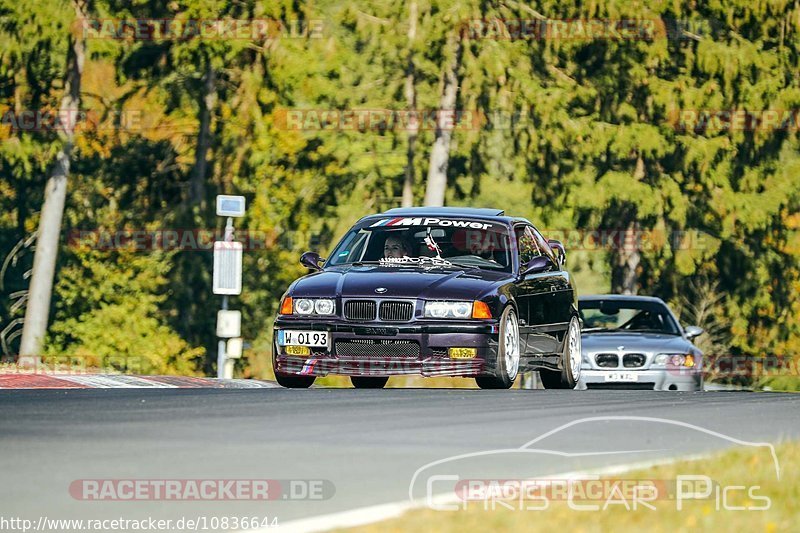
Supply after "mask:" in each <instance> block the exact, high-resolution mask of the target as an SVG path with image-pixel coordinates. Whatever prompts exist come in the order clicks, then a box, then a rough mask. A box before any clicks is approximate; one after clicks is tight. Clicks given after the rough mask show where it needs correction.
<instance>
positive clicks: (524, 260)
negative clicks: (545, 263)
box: [515, 226, 542, 266]
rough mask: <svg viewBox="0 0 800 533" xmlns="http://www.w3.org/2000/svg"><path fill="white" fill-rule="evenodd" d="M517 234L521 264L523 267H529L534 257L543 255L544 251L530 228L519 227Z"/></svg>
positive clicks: (516, 229)
mask: <svg viewBox="0 0 800 533" xmlns="http://www.w3.org/2000/svg"><path fill="white" fill-rule="evenodd" d="M515 232H516V234H517V248H518V250H519V264H520V265H521V266H524V265H527V264H528V262H529V261H530V260H531V259H533V258H534V257H538V256H540V255H542V251H541V249H540V248H539V245H538V244H537V243H536V238H535V237H534V235H533V232H531V229H530V228H529V227H527V226H517V227H516V228H515Z"/></svg>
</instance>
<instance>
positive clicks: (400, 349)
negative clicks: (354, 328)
mask: <svg viewBox="0 0 800 533" xmlns="http://www.w3.org/2000/svg"><path fill="white" fill-rule="evenodd" d="M335 346H336V355H337V356H339V357H355V358H359V359H370V358H373V357H375V358H380V357H407V358H417V357H419V343H417V342H414V341H405V340H378V339H353V340H347V341H336V344H335Z"/></svg>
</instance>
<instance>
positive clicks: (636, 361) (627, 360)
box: [622, 353, 647, 368]
mask: <svg viewBox="0 0 800 533" xmlns="http://www.w3.org/2000/svg"><path fill="white" fill-rule="evenodd" d="M645 361H647V357H645V355H644V354H643V353H626V354H625V355H623V356H622V366H624V367H625V368H640V367H643V366H644V363H645Z"/></svg>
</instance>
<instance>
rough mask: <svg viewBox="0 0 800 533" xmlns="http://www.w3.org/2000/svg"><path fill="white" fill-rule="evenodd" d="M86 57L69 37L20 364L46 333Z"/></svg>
mask: <svg viewBox="0 0 800 533" xmlns="http://www.w3.org/2000/svg"><path fill="white" fill-rule="evenodd" d="M74 6H75V12H76V15H77V17H78V19H83V18H85V16H86V15H85V13H86V12H87V5H86V3H85V2H83V1H77V2H75V3H74ZM85 54H86V42H85V40H84V39H83V36H81V35H75V36H70V38H69V48H68V50H67V65H66V74H65V76H64V96H63V97H62V98H61V107H60V110H59V113H60V115H59V116H60V117H62V119H64V122H63V124H64V125H63V129H62V130H59V136H60V137H61V138H62V140H63V145H62V147H61V149H60V150H59V151H58V154H56V160H55V162H54V164H53V166H52V168H51V170H50V176H49V177H48V178H47V184H46V185H45V191H44V204H43V205H42V213H41V218H40V220H39V229H38V231H37V238H36V253H35V254H34V258H33V272H32V275H31V284H30V289H29V292H28V305H27V307H26V309H25V324H24V326H23V328H22V341H21V344H20V350H19V354H20V363H22V364H25V363H33V364H36V363H37V362H38V358H39V356H40V355H41V350H42V341H43V339H44V336H45V334H46V333H47V322H48V319H49V315H50V298H51V296H52V294H53V276H54V275H55V269H56V258H57V256H58V241H59V236H60V233H61V221H62V219H63V218H64V204H65V203H66V198H67V181H68V179H69V166H70V156H71V154H72V148H73V143H74V139H75V122H76V120H77V118H78V109H79V108H80V105H81V74H82V73H83V62H84V57H85ZM67 117H68V118H67Z"/></svg>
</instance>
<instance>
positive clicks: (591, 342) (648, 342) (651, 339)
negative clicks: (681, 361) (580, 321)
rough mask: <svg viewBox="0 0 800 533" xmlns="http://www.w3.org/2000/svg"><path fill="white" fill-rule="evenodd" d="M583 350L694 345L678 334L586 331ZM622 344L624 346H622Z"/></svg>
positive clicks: (661, 349)
mask: <svg viewBox="0 0 800 533" xmlns="http://www.w3.org/2000/svg"><path fill="white" fill-rule="evenodd" d="M581 344H582V349H583V351H586V352H601V351H610V352H617V351H626V352H630V351H641V352H659V353H661V352H674V353H686V352H687V351H690V350H691V351H694V345H693V344H692V343H690V342H689V341H687V340H686V339H684V338H683V337H680V336H678V335H666V334H660V333H633V332H630V333H628V332H625V333H603V332H597V333H584V334H583V335H582V336H581ZM620 346H622V348H620Z"/></svg>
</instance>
